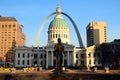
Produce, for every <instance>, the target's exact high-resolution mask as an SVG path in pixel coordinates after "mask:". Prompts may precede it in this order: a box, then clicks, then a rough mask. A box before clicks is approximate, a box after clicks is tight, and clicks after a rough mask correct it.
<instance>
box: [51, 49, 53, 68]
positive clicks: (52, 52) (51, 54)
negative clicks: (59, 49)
mask: <svg viewBox="0 0 120 80" xmlns="http://www.w3.org/2000/svg"><path fill="white" fill-rule="evenodd" d="M51 61H52V62H51V65H52V66H53V51H51Z"/></svg>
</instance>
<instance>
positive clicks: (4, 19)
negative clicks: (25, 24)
mask: <svg viewBox="0 0 120 80" xmlns="http://www.w3.org/2000/svg"><path fill="white" fill-rule="evenodd" d="M0 21H17V20H16V19H15V18H14V17H2V16H0Z"/></svg>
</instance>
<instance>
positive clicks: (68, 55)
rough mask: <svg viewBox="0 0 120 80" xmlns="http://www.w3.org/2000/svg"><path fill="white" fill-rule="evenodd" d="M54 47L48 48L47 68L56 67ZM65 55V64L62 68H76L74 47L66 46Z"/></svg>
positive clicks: (49, 46)
mask: <svg viewBox="0 0 120 80" xmlns="http://www.w3.org/2000/svg"><path fill="white" fill-rule="evenodd" d="M54 45H55V44H52V45H47V46H46V68H48V67H56V66H57V63H56V62H57V61H56V54H55V53H54ZM64 47H65V54H63V64H62V66H74V65H75V64H74V46H73V45H68V44H64Z"/></svg>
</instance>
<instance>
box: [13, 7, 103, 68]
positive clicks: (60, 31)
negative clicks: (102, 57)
mask: <svg viewBox="0 0 120 80" xmlns="http://www.w3.org/2000/svg"><path fill="white" fill-rule="evenodd" d="M58 38H61V40H62V43H63V45H64V47H65V54H64V55H63V64H62V65H63V66H68V67H75V66H84V67H91V66H95V65H101V63H100V62H99V63H98V58H97V59H96V56H95V53H94V48H95V47H94V46H93V47H88V48H80V47H75V46H74V45H72V44H71V43H70V28H69V25H68V23H67V22H66V21H65V20H64V17H63V16H62V14H61V8H60V6H58V7H57V9H56V16H55V17H54V19H53V20H52V21H51V22H50V24H49V27H48V43H47V45H46V46H44V47H39V46H37V47H34V46H32V47H27V46H18V47H16V49H15V65H14V66H15V67H26V66H29V67H35V66H42V67H45V68H50V67H56V64H57V63H56V62H57V61H56V54H54V46H55V44H56V43H57V39H58ZM71 39H72V38H71Z"/></svg>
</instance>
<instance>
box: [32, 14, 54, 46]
mask: <svg viewBox="0 0 120 80" xmlns="http://www.w3.org/2000/svg"><path fill="white" fill-rule="evenodd" d="M54 14H56V12H53V13H51V14H50V15H48V16H47V17H46V18H45V19H44V21H43V22H42V24H41V26H40V29H39V31H38V33H37V36H36V39H35V42H34V45H33V46H34V47H37V46H38V43H39V40H40V35H41V32H42V30H43V27H44V25H45V23H46V22H47V20H48V19H49V18H50V17H51V16H52V15H54Z"/></svg>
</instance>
